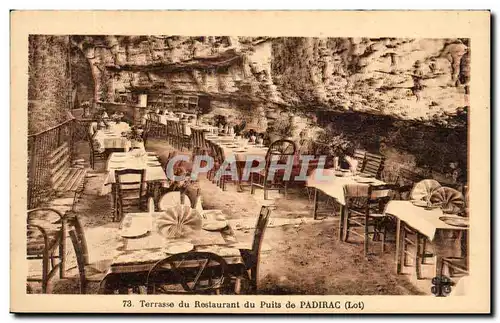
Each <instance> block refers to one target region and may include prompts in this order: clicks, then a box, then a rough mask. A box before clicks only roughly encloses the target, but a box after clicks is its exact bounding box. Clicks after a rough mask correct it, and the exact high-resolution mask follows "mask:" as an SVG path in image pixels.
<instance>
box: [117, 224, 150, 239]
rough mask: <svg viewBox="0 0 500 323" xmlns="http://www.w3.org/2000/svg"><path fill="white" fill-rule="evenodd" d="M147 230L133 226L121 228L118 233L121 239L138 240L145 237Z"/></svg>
mask: <svg viewBox="0 0 500 323" xmlns="http://www.w3.org/2000/svg"><path fill="white" fill-rule="evenodd" d="M148 232H149V230H148V229H147V228H144V227H140V226H133V227H129V228H123V229H121V231H120V235H121V236H122V237H123V238H139V237H142V236H145V235H146V234H147V233H148Z"/></svg>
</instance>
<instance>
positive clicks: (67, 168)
mask: <svg viewBox="0 0 500 323" xmlns="http://www.w3.org/2000/svg"><path fill="white" fill-rule="evenodd" d="M49 168H50V181H51V186H52V189H53V190H54V191H55V192H57V193H60V194H63V193H68V192H71V193H74V194H75V195H74V199H73V205H72V209H74V206H75V202H76V198H77V194H78V193H82V192H83V188H84V180H85V176H86V174H87V170H86V169H85V168H83V167H73V166H72V161H71V153H70V150H69V146H68V143H67V142H65V143H63V144H62V145H61V146H59V147H57V148H56V150H55V151H53V152H52V153H51V154H50V155H49Z"/></svg>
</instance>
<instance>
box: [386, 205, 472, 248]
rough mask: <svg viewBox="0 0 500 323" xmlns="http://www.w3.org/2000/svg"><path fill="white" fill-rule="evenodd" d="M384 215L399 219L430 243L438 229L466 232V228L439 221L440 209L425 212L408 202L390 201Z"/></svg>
mask: <svg viewBox="0 0 500 323" xmlns="http://www.w3.org/2000/svg"><path fill="white" fill-rule="evenodd" d="M385 214H390V215H393V216H395V217H397V218H399V219H400V220H401V221H404V222H405V223H406V224H408V225H409V226H410V227H412V228H413V229H415V230H418V231H419V232H420V233H422V234H423V235H425V236H426V237H428V238H429V239H430V240H431V241H432V240H434V235H435V234H436V230H438V229H445V230H466V228H463V227H456V226H452V225H448V224H446V223H444V222H443V221H441V220H440V219H439V218H440V217H442V216H444V214H443V211H441V209H440V208H436V209H432V210H426V209H424V208H423V207H419V206H415V205H413V204H412V203H411V202H410V201H390V202H389V203H387V206H386V208H385ZM446 216H449V217H457V218H459V217H458V216H456V215H452V214H446Z"/></svg>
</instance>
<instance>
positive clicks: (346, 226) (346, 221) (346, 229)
mask: <svg viewBox="0 0 500 323" xmlns="http://www.w3.org/2000/svg"><path fill="white" fill-rule="evenodd" d="M344 208H345V214H344V236H343V238H342V240H343V241H344V242H347V241H348V240H349V209H347V208H346V207H344Z"/></svg>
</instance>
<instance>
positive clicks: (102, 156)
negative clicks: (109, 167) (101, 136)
mask: <svg viewBox="0 0 500 323" xmlns="http://www.w3.org/2000/svg"><path fill="white" fill-rule="evenodd" d="M96 133H97V132H94V133H90V132H89V133H88V138H87V139H88V142H89V159H90V167H91V168H92V169H95V162H96V159H98V160H100V161H103V162H105V161H106V159H107V156H106V153H105V151H104V149H101V147H100V144H99V142H98V141H97V140H95V135H96Z"/></svg>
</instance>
